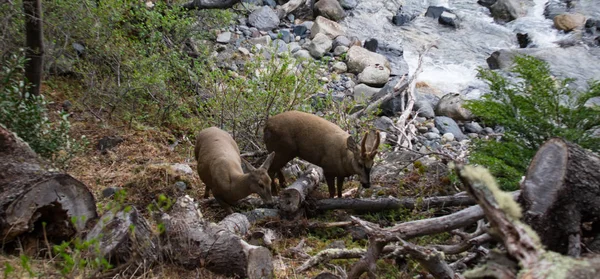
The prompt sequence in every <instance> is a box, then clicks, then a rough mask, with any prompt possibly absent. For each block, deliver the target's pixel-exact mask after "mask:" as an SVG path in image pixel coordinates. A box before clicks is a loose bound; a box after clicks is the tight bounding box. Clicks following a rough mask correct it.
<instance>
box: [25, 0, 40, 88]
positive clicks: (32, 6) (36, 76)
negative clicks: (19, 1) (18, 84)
mask: <svg viewBox="0 0 600 279" xmlns="http://www.w3.org/2000/svg"><path fill="white" fill-rule="evenodd" d="M23 10H24V12H25V35H26V45H27V46H26V47H27V50H26V57H27V59H28V61H27V62H26V63H27V64H26V65H25V77H26V78H27V81H29V82H30V83H31V87H29V90H28V91H27V92H28V93H29V94H31V95H36V96H37V95H40V87H41V85H42V71H43V68H44V61H43V58H44V36H43V29H42V1H41V0H23Z"/></svg>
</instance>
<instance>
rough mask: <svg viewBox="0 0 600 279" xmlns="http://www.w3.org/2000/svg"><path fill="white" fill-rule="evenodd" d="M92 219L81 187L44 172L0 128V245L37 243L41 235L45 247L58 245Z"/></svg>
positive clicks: (61, 175)
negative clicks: (47, 243)
mask: <svg viewBox="0 0 600 279" xmlns="http://www.w3.org/2000/svg"><path fill="white" fill-rule="evenodd" d="M97 217H98V215H97V213H96V201H95V200H94V196H93V195H92V193H91V192H90V190H89V189H88V188H87V187H86V186H85V185H84V184H83V183H81V182H79V181H78V180H77V179H75V178H73V177H71V176H70V175H68V174H64V173H59V172H54V171H51V170H49V168H48V167H47V166H46V164H45V163H44V162H43V161H42V159H41V158H39V157H38V156H37V154H35V152H33V150H31V148H30V147H29V145H27V143H25V142H23V140H21V139H20V138H19V137H17V136H16V135H15V134H13V133H12V132H10V131H8V130H7V129H6V128H4V127H3V126H1V125H0V237H1V238H2V243H3V244H5V243H8V242H11V241H13V240H15V239H16V238H17V237H19V236H21V235H24V234H28V235H29V236H32V237H35V238H37V237H39V238H40V239H41V237H42V235H43V234H44V233H45V234H46V237H47V239H48V240H49V241H50V242H56V243H60V242H61V241H62V240H65V239H70V238H71V237H72V236H73V235H75V233H78V232H81V231H82V230H84V229H85V228H86V226H87V224H88V222H90V221H92V220H95V219H96V218H97ZM72 220H75V222H72ZM43 222H44V223H46V226H45V229H42V228H43V226H42V223H43ZM44 231H45V232H44Z"/></svg>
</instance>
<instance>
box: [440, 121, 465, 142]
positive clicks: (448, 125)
mask: <svg viewBox="0 0 600 279" xmlns="http://www.w3.org/2000/svg"><path fill="white" fill-rule="evenodd" d="M433 123H434V124H435V127H436V128H437V129H438V130H440V133H442V134H446V133H451V134H453V135H454V138H455V139H456V140H458V141H461V140H464V139H466V138H467V136H465V134H463V132H462V131H461V130H460V128H459V127H458V124H456V122H455V121H454V120H452V118H450V117H446V116H436V117H435V118H434V120H433Z"/></svg>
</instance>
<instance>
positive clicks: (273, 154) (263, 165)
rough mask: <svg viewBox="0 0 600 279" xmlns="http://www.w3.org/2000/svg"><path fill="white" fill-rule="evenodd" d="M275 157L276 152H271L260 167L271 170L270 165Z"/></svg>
mask: <svg viewBox="0 0 600 279" xmlns="http://www.w3.org/2000/svg"><path fill="white" fill-rule="evenodd" d="M274 158H275V152H271V154H269V156H267V159H266V160H265V161H264V162H263V164H262V165H261V166H260V168H261V169H265V170H269V167H271V164H272V163H273V159H274Z"/></svg>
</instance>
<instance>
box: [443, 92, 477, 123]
mask: <svg viewBox="0 0 600 279" xmlns="http://www.w3.org/2000/svg"><path fill="white" fill-rule="evenodd" d="M464 100H465V99H464V97H463V96H462V95H460V94H458V93H448V94H446V95H444V96H443V97H442V98H441V99H440V101H439V102H438V104H437V106H436V107H435V113H436V115H439V116H448V117H450V118H452V119H456V120H469V119H471V118H473V115H472V113H471V112H470V111H469V110H467V109H466V108H463V103H464Z"/></svg>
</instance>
